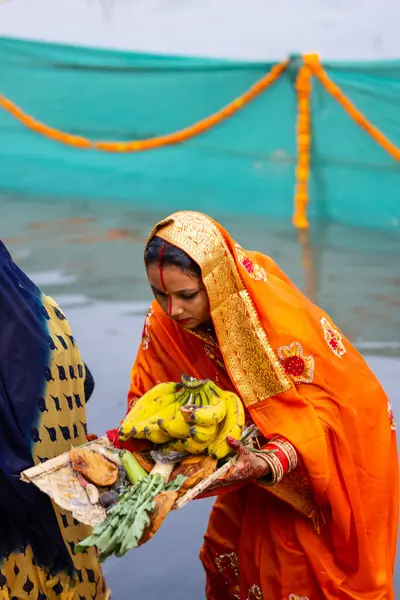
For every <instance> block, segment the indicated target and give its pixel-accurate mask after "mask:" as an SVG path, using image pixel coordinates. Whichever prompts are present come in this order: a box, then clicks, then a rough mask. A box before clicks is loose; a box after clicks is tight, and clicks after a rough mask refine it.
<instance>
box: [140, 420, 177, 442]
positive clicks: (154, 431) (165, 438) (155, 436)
mask: <svg viewBox="0 0 400 600" xmlns="http://www.w3.org/2000/svg"><path fill="white" fill-rule="evenodd" d="M144 434H145V437H146V439H147V440H149V441H150V442H153V444H165V443H166V442H170V441H171V440H172V438H171V437H170V436H169V435H168V434H167V433H165V431H163V430H162V429H160V428H159V426H158V425H157V423H152V424H151V425H148V426H147V427H145V428H144Z"/></svg>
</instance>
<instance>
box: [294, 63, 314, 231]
mask: <svg viewBox="0 0 400 600" xmlns="http://www.w3.org/2000/svg"><path fill="white" fill-rule="evenodd" d="M311 77H312V73H311V71H310V69H309V67H308V64H307V61H306V58H305V60H304V65H303V66H302V67H300V69H299V73H298V75H297V80H296V90H297V167H296V190H295V199H294V203H295V206H294V215H293V224H294V226H295V227H298V228H299V229H308V226H309V223H308V219H307V205H308V200H309V197H308V181H309V178H310V161H311V156H310V145H311V131H310V96H311Z"/></svg>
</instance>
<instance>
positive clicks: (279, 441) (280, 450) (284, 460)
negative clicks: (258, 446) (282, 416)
mask: <svg viewBox="0 0 400 600" xmlns="http://www.w3.org/2000/svg"><path fill="white" fill-rule="evenodd" d="M265 450H272V452H271V454H270V455H268V459H269V460H268V462H269V463H270V466H271V470H272V475H273V476H272V484H274V483H278V482H279V481H281V479H282V478H283V477H284V476H285V475H286V474H287V473H290V471H293V469H295V468H296V467H297V463H298V458H297V452H296V450H295V448H294V447H293V446H292V444H291V443H290V442H288V441H287V440H286V439H285V438H283V437H277V438H275V439H273V440H272V441H270V442H269V443H268V444H267V445H266V446H265Z"/></svg>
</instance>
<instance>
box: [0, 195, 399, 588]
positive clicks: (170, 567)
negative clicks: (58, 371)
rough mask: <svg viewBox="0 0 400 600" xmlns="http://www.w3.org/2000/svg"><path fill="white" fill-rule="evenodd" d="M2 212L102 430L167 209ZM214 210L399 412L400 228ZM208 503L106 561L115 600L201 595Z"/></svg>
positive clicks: (94, 426)
mask: <svg viewBox="0 0 400 600" xmlns="http://www.w3.org/2000/svg"><path fill="white" fill-rule="evenodd" d="M0 215H1V218H0V238H1V239H3V240H4V241H5V243H6V245H7V246H8V247H9V249H10V251H11V252H12V254H13V256H14V259H15V260H16V261H17V263H19V265H20V266H21V267H22V268H23V269H24V270H25V271H26V272H27V273H29V274H30V276H31V277H32V278H33V279H34V280H35V281H36V282H37V283H38V284H39V285H40V286H41V288H42V289H43V291H45V292H46V293H48V294H50V295H52V296H54V297H55V298H56V299H57V301H58V302H59V303H60V304H61V306H62V308H63V309H64V310H65V311H66V313H67V315H68V318H69V321H70V323H71V325H72V328H73V330H74V335H75V337H76V338H77V340H78V342H79V344H80V347H81V351H82V354H83V356H84V359H85V361H86V362H87V363H88V364H89V366H90V368H91V370H92V371H93V374H94V376H95V380H96V392H95V394H94V396H93V398H92V399H91V401H90V403H89V405H88V420H89V430H90V431H92V432H95V433H97V434H99V435H101V434H102V433H104V431H105V430H106V429H108V428H112V427H115V426H117V424H118V423H119V420H120V419H121V418H122V416H123V415H124V410H125V398H126V392H127V389H128V385H129V371H130V368H131V365H132V362H133V360H134V358H135V354H136V349H137V347H138V344H139V340H140V334H141V330H142V326H143V318H144V315H145V313H146V311H147V308H148V306H149V303H150V302H151V294H150V290H149V288H148V285H147V281H146V277H145V272H144V268H143V264H142V252H143V244H144V241H145V239H146V235H147V234H148V232H149V231H150V229H151V227H152V225H153V224H154V223H155V222H156V221H157V220H158V219H159V218H161V217H163V216H165V215H163V214H150V213H146V212H145V211H144V210H140V211H138V210H135V209H134V208H133V207H130V206H128V205H126V204H125V205H124V204H105V203H97V204H96V203H79V202H52V201H50V200H46V201H45V200H27V199H24V198H19V197H10V196H5V195H3V196H0ZM213 216H215V217H220V220H221V221H223V223H224V225H225V226H226V227H227V229H228V230H229V231H230V232H231V233H232V235H233V236H234V237H235V238H236V239H237V240H238V241H239V242H240V243H241V245H242V246H244V247H245V248H246V247H247V248H250V249H257V250H260V251H263V252H266V253H268V254H270V255H271V256H272V257H273V258H274V259H276V260H277V262H278V263H279V264H280V266H281V267H282V268H283V269H284V270H286V272H287V273H288V274H289V275H290V276H291V277H292V278H293V280H294V281H295V282H296V283H297V284H298V285H299V286H300V287H301V288H302V289H304V290H305V291H306V292H307V294H308V295H309V296H311V297H312V299H313V300H314V301H316V302H318V303H319V304H320V305H322V306H323V307H324V308H325V309H326V310H327V311H328V312H329V313H330V314H331V315H332V318H333V319H334V320H335V321H336V322H337V324H338V325H339V326H340V327H341V328H342V329H343V330H344V331H345V333H346V334H347V335H348V336H349V337H350V338H351V339H352V341H354V343H356V344H357V346H358V347H359V348H360V349H361V351H362V352H363V353H364V354H365V356H366V358H367V360H368V362H369V363H370V365H371V367H372V369H373V370H374V371H375V372H376V374H377V375H378V377H379V378H380V379H381V381H382V383H383V385H384V387H385V388H386V390H387V392H388V394H389V396H390V398H391V402H392V405H393V408H394V413H395V416H396V415H397V416H399V414H400V398H399V386H398V380H397V378H396V375H397V374H398V373H400V313H399V306H400V294H399V291H400V236H397V237H396V236H394V235H391V234H383V233H377V232H373V231H362V230H358V229H346V228H341V227H337V226H333V225H330V226H327V225H322V224H321V225H320V226H319V227H315V228H314V229H313V232H312V234H311V235H310V239H299V237H298V235H297V233H296V232H295V231H294V230H293V229H292V228H291V226H290V224H289V223H282V222H269V221H268V220H267V219H266V218H260V217H257V218H256V219H251V218H250V217H240V219H238V218H235V217H232V216H226V215H225V216H223V215H221V216H220V215H218V214H215V215H213ZM210 506H211V501H210V500H202V501H196V502H192V503H191V504H189V505H188V506H186V507H185V508H184V509H182V510H181V511H179V512H177V513H174V514H172V515H170V516H169V517H168V519H167V521H166V522H165V524H164V525H163V527H162V528H161V530H160V531H159V532H158V534H157V536H155V538H153V540H151V541H150V542H149V543H148V544H146V545H145V546H143V547H142V548H140V549H138V550H134V551H132V552H131V553H130V554H129V555H127V556H126V557H124V558H123V559H118V560H114V559H110V560H109V561H107V562H106V563H105V565H104V570H105V573H106V575H107V578H108V581H109V584H110V585H111V587H112V590H113V600H126V599H127V598H141V599H143V600H159V599H160V598H163V600H176V599H179V598H189V597H190V598H191V600H202V599H204V576H203V573H202V569H201V566H200V563H199V561H198V552H199V549H200V546H201V543H202V536H203V534H204V531H205V528H206V524H207V518H208V514H209V510H210ZM397 577H399V575H398V576H397ZM399 585H400V581H399ZM399 592H400V587H399Z"/></svg>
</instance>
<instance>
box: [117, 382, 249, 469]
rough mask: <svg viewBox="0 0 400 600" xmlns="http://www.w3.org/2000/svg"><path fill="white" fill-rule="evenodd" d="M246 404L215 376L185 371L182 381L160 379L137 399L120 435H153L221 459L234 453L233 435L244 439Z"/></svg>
mask: <svg viewBox="0 0 400 600" xmlns="http://www.w3.org/2000/svg"><path fill="white" fill-rule="evenodd" d="M243 428H244V410H243V405H242V402H241V401H240V399H239V398H238V396H237V395H236V394H234V393H233V392H224V391H223V390H221V389H220V388H219V387H218V386H216V385H215V383H213V382H212V381H211V380H209V379H206V380H201V379H194V378H192V377H188V376H187V375H183V376H182V380H181V382H180V383H160V384H158V385H156V386H155V387H154V388H153V389H152V390H150V391H149V392H147V393H146V394H144V396H142V397H141V398H139V400H137V401H136V402H135V404H134V405H133V407H132V408H131V410H130V412H129V413H128V414H127V416H126V418H125V420H124V421H123V423H122V425H121V427H120V430H119V438H120V440H121V441H126V440H128V439H129V438H131V437H134V438H139V439H148V440H150V441H151V442H153V443H154V444H168V446H169V447H170V448H171V450H175V451H182V452H188V453H189V454H201V453H203V452H207V453H208V454H209V455H210V456H213V457H214V458H216V459H221V458H224V457H225V456H227V455H228V454H230V453H231V448H230V446H229V444H228V443H227V441H226V438H227V437H228V436H230V437H232V438H234V439H236V440H239V439H240V438H241V436H242V432H243Z"/></svg>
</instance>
